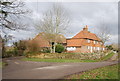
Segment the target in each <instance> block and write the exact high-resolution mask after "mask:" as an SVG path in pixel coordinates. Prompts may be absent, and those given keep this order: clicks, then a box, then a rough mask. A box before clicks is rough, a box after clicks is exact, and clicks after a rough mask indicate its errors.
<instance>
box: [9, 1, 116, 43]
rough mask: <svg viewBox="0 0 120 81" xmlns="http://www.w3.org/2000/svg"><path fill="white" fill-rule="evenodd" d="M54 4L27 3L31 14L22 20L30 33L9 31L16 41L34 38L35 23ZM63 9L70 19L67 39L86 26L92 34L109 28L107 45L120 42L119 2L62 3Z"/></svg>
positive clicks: (35, 32) (35, 33)
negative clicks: (119, 31) (119, 39)
mask: <svg viewBox="0 0 120 81" xmlns="http://www.w3.org/2000/svg"><path fill="white" fill-rule="evenodd" d="M53 4H54V2H26V8H28V9H30V10H31V12H32V13H30V14H29V15H28V16H27V18H28V19H26V20H22V21H24V22H27V23H28V24H29V28H30V30H29V31H22V30H19V31H9V32H8V33H9V34H11V35H13V36H14V38H13V40H12V41H10V42H9V44H11V42H13V41H16V40H25V39H29V38H34V37H35V36H36V35H37V34H38V32H37V31H36V30H35V29H34V25H33V23H34V22H36V21H37V20H39V19H42V17H43V13H44V12H46V11H47V10H49V9H51V7H52V5H53ZM60 4H61V5H62V7H63V8H64V9H65V10H66V12H67V13H68V16H69V18H70V26H69V30H68V33H67V34H65V37H66V38H71V37H73V36H74V35H76V34H77V33H78V32H80V31H81V30H82V29H83V27H84V26H85V25H88V30H89V31H90V32H92V33H97V32H99V31H100V30H101V29H102V28H103V24H104V26H106V27H107V29H108V30H109V33H110V35H111V39H110V41H108V42H107V44H111V43H117V42H118V3H117V2H61V3H60Z"/></svg>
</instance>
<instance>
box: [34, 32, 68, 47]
mask: <svg viewBox="0 0 120 81" xmlns="http://www.w3.org/2000/svg"><path fill="white" fill-rule="evenodd" d="M48 36H50V35H48ZM56 39H57V41H56V42H57V43H66V38H65V37H64V36H63V35H58V36H57V37H56ZM33 40H35V41H37V42H36V43H38V44H39V46H40V47H50V44H49V42H48V41H47V39H46V37H45V33H44V32H42V33H39V34H38V35H37V36H36V37H35V38H34V39H33Z"/></svg>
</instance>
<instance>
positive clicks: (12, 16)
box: [0, 0, 28, 32]
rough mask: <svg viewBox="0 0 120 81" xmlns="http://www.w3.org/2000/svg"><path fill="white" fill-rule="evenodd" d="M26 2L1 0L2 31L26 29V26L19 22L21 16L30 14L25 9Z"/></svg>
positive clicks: (0, 21)
mask: <svg viewBox="0 0 120 81" xmlns="http://www.w3.org/2000/svg"><path fill="white" fill-rule="evenodd" d="M24 6H25V4H24V2H22V1H20V0H0V29H2V32H4V30H6V29H10V30H16V29H24V27H25V26H24V25H23V24H22V23H21V22H20V21H19V20H20V18H21V16H22V15H23V14H25V13H27V12H28V10H27V9H25V8H23V7H24Z"/></svg>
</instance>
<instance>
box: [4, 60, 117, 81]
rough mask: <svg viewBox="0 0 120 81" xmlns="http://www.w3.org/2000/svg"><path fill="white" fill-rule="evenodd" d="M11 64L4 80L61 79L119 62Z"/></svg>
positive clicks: (13, 61)
mask: <svg viewBox="0 0 120 81" xmlns="http://www.w3.org/2000/svg"><path fill="white" fill-rule="evenodd" d="M9 63H10V65H9V66H8V67H6V68H4V69H3V79H61V78H63V77H64V76H67V75H70V74H74V73H78V72H83V71H86V70H90V69H94V68H98V67H103V66H107V65H112V64H116V63H118V62H117V61H114V62H107V61H106V62H93V63H82V62H81V63H49V62H30V61H27V62H24V61H20V60H10V61H9Z"/></svg>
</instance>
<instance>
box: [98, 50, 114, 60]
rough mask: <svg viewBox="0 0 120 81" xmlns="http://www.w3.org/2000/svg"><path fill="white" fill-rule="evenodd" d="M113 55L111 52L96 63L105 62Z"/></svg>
mask: <svg viewBox="0 0 120 81" xmlns="http://www.w3.org/2000/svg"><path fill="white" fill-rule="evenodd" d="M113 55H114V53H113V52H111V53H109V54H108V55H106V56H105V57H103V58H101V59H99V60H98V61H106V60H109V59H110V58H111V57H112V56H113Z"/></svg>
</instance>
